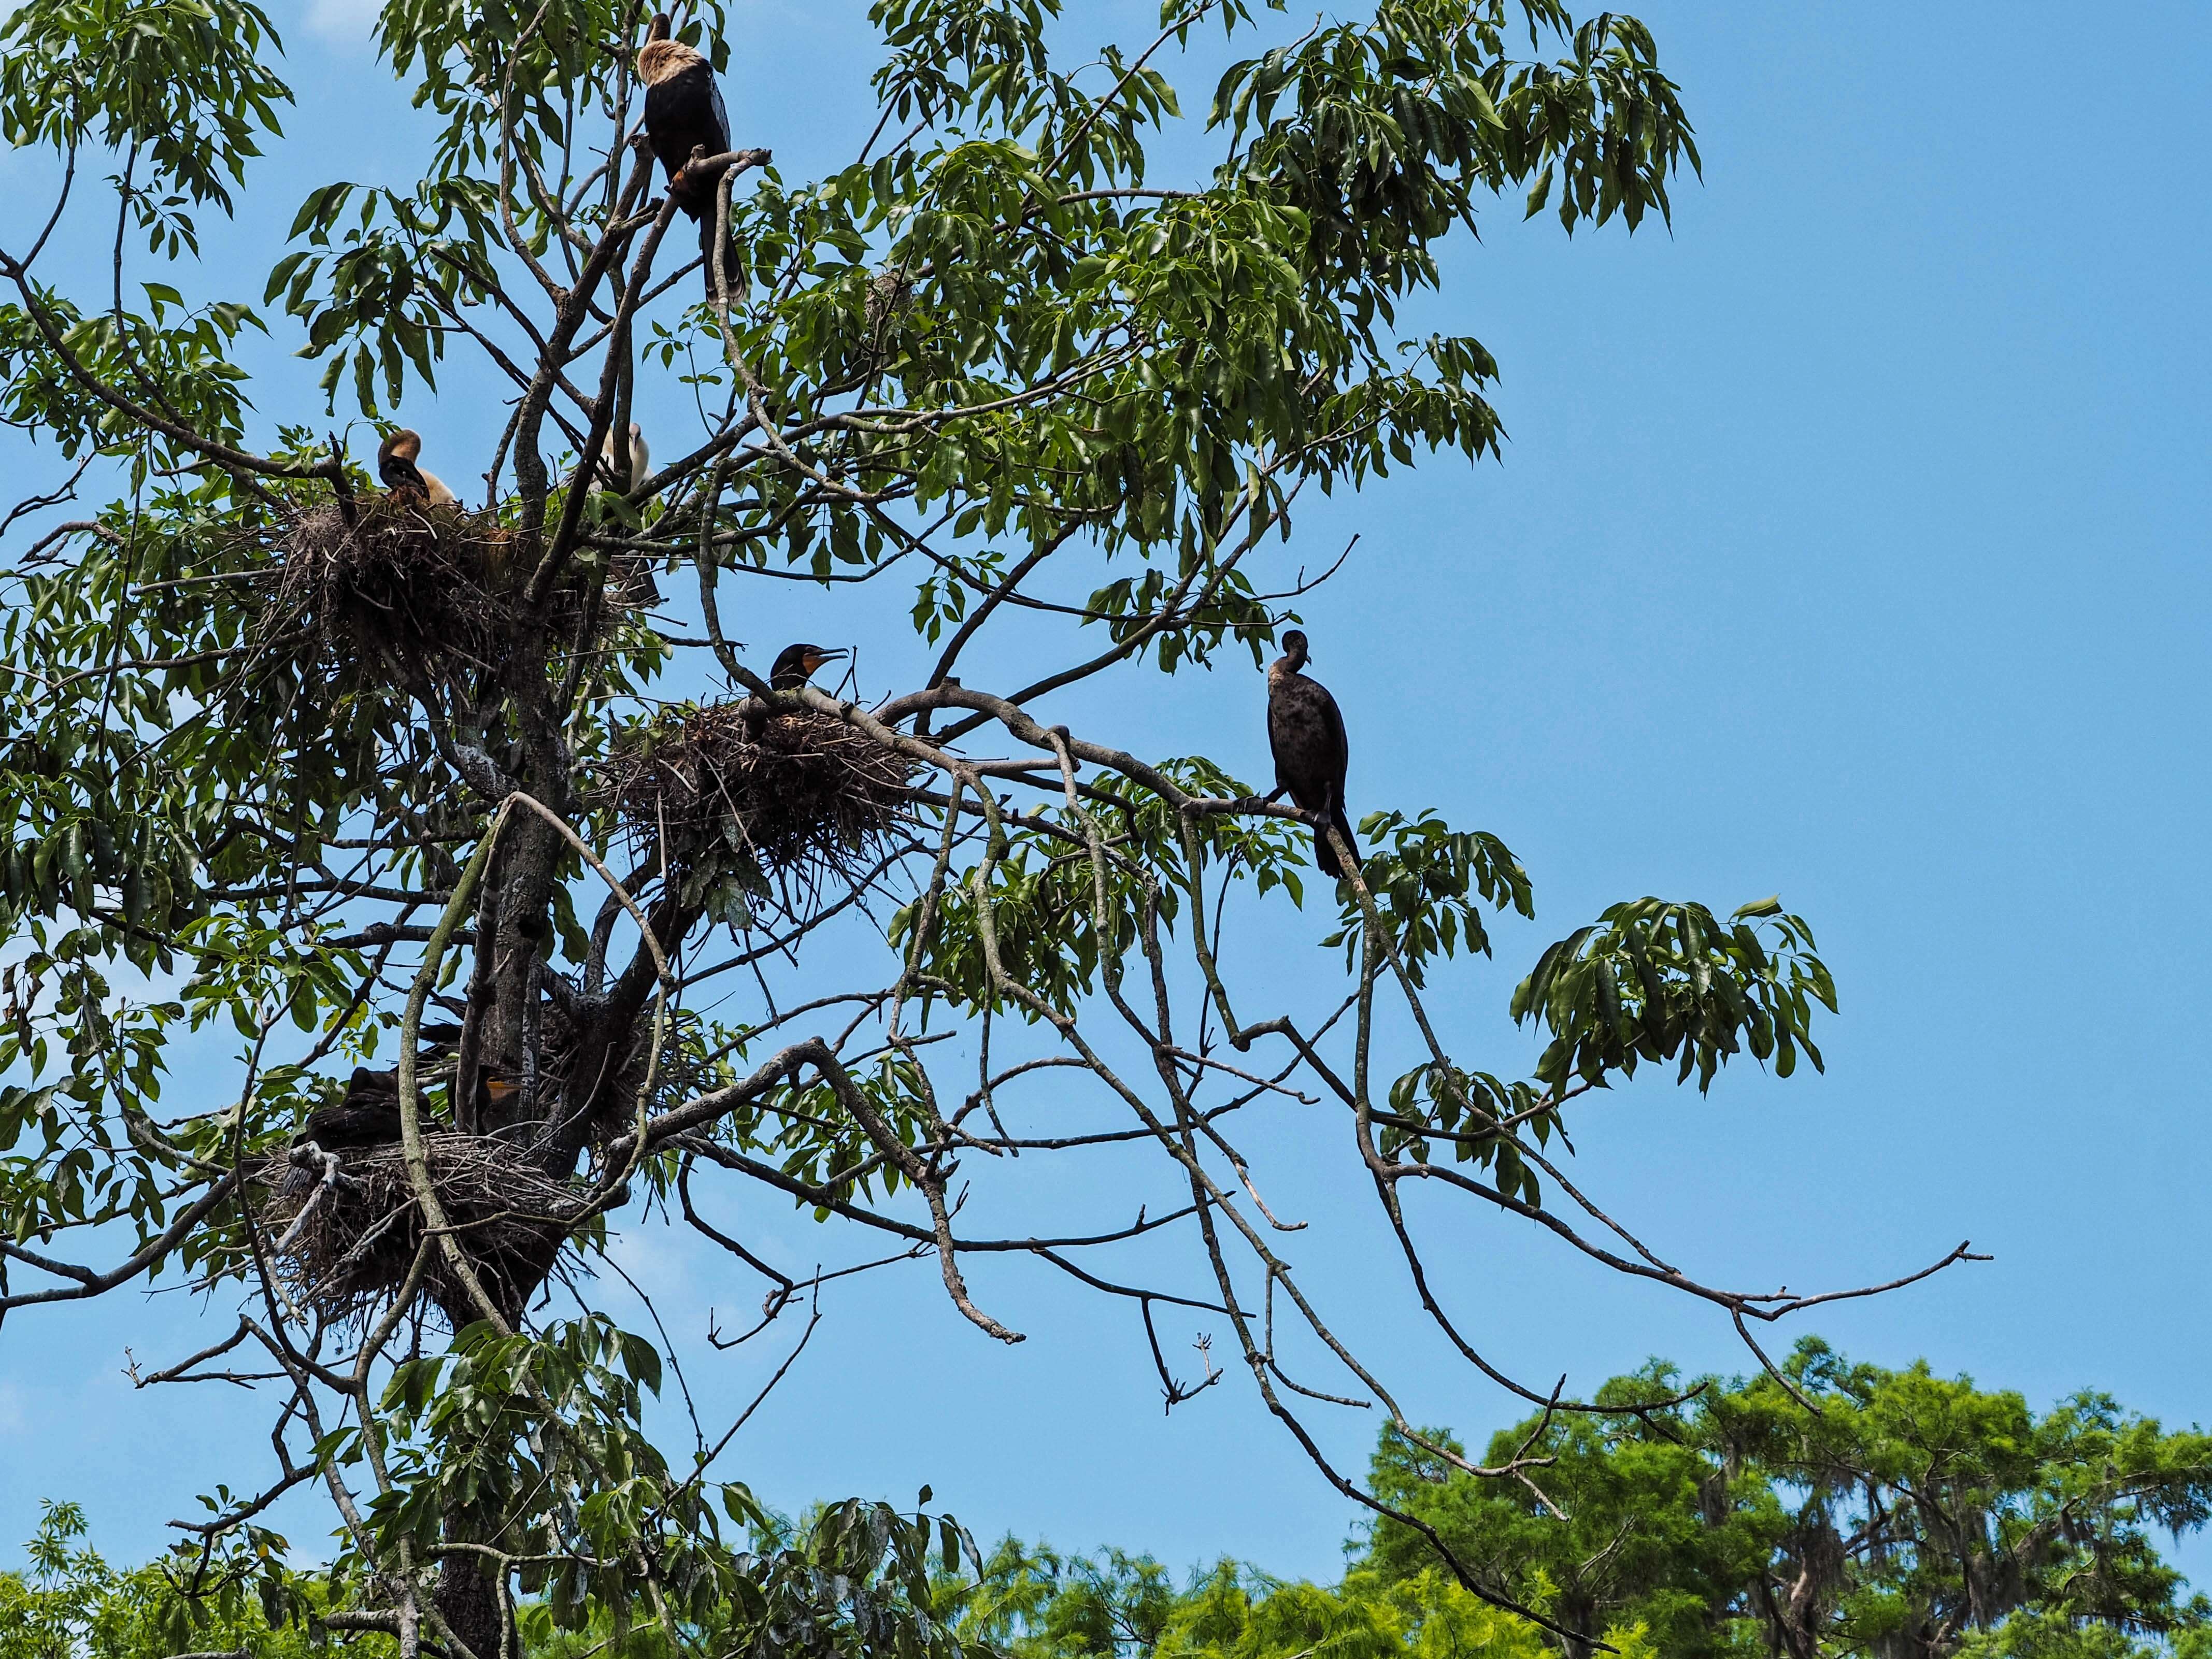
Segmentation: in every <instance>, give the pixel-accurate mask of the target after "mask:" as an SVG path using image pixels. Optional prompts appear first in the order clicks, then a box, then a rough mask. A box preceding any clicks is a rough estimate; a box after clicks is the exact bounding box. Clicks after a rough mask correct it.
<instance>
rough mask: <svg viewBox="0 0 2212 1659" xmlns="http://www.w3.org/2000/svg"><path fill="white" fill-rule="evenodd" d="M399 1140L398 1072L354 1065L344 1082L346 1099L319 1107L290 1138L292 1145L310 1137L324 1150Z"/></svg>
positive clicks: (296, 1144) (302, 1142)
mask: <svg viewBox="0 0 2212 1659" xmlns="http://www.w3.org/2000/svg"><path fill="white" fill-rule="evenodd" d="M397 1139H399V1073H398V1072H396V1071H394V1072H372V1071H370V1070H369V1069H368V1066H355V1067H354V1071H353V1077H352V1078H351V1079H350V1080H349V1081H348V1083H347V1084H346V1091H345V1098H344V1099H343V1100H341V1101H339V1102H338V1103H337V1105H335V1106H323V1107H319V1108H318V1109H315V1110H314V1111H312V1112H310V1113H308V1114H307V1123H306V1125H305V1126H304V1127H301V1131H300V1133H298V1134H296V1135H295V1136H293V1137H292V1144H293V1145H294V1146H303V1145H305V1144H306V1143H307V1142H308V1141H310V1140H312V1141H313V1142H314V1143H315V1145H316V1146H319V1147H321V1148H322V1149H323V1150H324V1151H325V1152H340V1151H343V1150H346V1149H349V1148H352V1147H359V1146H388V1145H390V1144H391V1143H392V1141H395V1140H397Z"/></svg>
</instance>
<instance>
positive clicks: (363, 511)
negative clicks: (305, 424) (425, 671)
mask: <svg viewBox="0 0 2212 1659" xmlns="http://www.w3.org/2000/svg"><path fill="white" fill-rule="evenodd" d="M516 552H517V549H516V544H515V542H514V539H513V534H512V532H509V531H508V530H507V528H506V526H502V525H501V524H500V523H499V522H498V520H496V518H495V516H494V515H492V514H490V513H471V512H469V511H468V510H467V509H466V508H465V507H455V506H443V507H432V506H429V505H428V504H427V503H425V502H424V501H422V500H421V499H420V498H419V497H416V496H410V495H368V496H363V497H361V498H359V499H357V500H356V501H355V503H354V522H353V523H352V524H350V525H349V524H348V523H347V522H346V520H345V514H344V513H343V512H342V511H341V510H340V509H339V507H338V506H337V503H336V502H328V501H326V502H324V503H322V504H320V505H319V506H316V507H311V508H309V509H308V510H307V511H306V512H305V513H302V514H301V517H300V518H299V520H297V521H296V522H295V524H294V525H293V526H292V529H291V532H290V533H289V535H288V536H287V537H286V538H284V575H283V583H282V585H281V586H280V587H279V590H278V592H279V597H280V599H282V600H283V601H284V602H285V603H286V605H287V606H288V608H289V609H291V610H293V611H295V612H297V613H298V614H300V615H301V616H303V617H305V618H306V619H307V620H308V621H309V622H310V623H312V624H313V627H314V628H315V629H316V630H317V631H318V632H319V633H320V634H322V635H324V636H325V638H327V639H328V640H330V641H331V643H332V644H334V645H337V646H338V647H342V648H344V647H350V649H351V651H352V652H353V653H355V654H357V655H358V656H360V657H361V658H362V659H365V660H366V661H368V662H370V663H375V662H378V661H380V660H381V659H398V660H399V661H402V662H413V661H420V660H422V659H434V658H459V659H465V660H466V661H469V662H472V663H476V664H477V665H483V666H489V665H492V664H493V663H495V662H496V661H497V660H498V659H499V658H500V657H501V655H502V654H503V645H502V642H503V641H504V640H505V639H506V638H507V636H508V635H510V634H511V633H512V632H513V617H514V613H515V609H516V597H517V596H516V595H515V594H514V592H513V588H514V587H515V586H517V584H518V582H519V580H520V578H519V575H518V573H517V572H516V571H515V569H514V568H513V567H514V564H515V562H516Z"/></svg>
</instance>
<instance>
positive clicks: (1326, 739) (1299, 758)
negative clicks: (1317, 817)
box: [1267, 628, 1359, 880]
mask: <svg viewBox="0 0 2212 1659" xmlns="http://www.w3.org/2000/svg"><path fill="white" fill-rule="evenodd" d="M1305 665H1306V636H1305V635H1304V634H1302V633H1300V632H1299V631H1298V630H1297V629H1295V628H1293V629H1291V630H1290V631H1289V632H1287V633H1286V634H1285V635H1283V654H1282V655H1281V656H1279V657H1278V658H1276V659H1275V660H1274V662H1273V663H1272V664H1271V665H1269V666H1268V669H1267V746H1268V747H1269V748H1270V749H1272V750H1274V754H1275V793H1276V794H1278V795H1279V794H1281V793H1284V792H1285V790H1287V791H1289V792H1290V797H1291V799H1292V800H1294V801H1296V802H1297V804H1298V805H1300V806H1303V807H1304V808H1305V810H1306V811H1309V812H1326V813H1327V814H1328V818H1329V822H1331V823H1334V825H1335V826H1336V833H1337V834H1338V835H1340V836H1343V837H1344V844H1345V845H1346V847H1349V848H1352V856H1353V857H1354V858H1357V857H1358V855H1359V849H1358V845H1357V843H1355V842H1353V841H1352V824H1351V822H1350V821H1349V820H1348V819H1346V817H1345V816H1344V769H1345V763H1346V761H1348V760H1349V759H1350V758H1351V753H1350V750H1349V748H1348V747H1347V745H1346V743H1345V739H1344V715H1343V714H1342V713H1340V711H1339V710H1338V708H1337V706H1336V699H1335V698H1334V697H1332V696H1329V695H1328V687H1327V686H1325V685H1323V684H1322V683H1321V682H1320V681H1319V680H1311V679H1308V678H1306V677H1305V676H1304V674H1302V673H1300V672H1299V670H1300V669H1302V668H1304V666H1305ZM1269 799H1273V797H1272V796H1271V797H1269ZM1314 862H1315V863H1316V865H1318V866H1321V872H1322V874H1323V875H1324V876H1328V877H1329V878H1331V879H1332V880H1341V879H1342V878H1343V876H1344V870H1343V867H1342V866H1341V865H1340V862H1339V860H1338V859H1337V856H1336V849H1335V848H1334V847H1332V846H1330V845H1329V843H1328V837H1327V836H1323V835H1322V834H1321V833H1320V832H1319V831H1316V832H1315V835H1314Z"/></svg>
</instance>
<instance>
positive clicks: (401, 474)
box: [376, 426, 458, 507]
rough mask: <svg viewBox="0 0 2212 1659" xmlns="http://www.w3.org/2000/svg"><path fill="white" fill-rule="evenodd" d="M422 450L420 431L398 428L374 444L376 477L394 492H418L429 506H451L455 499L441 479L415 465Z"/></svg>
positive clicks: (405, 493) (414, 493) (398, 493)
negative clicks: (378, 444)
mask: <svg viewBox="0 0 2212 1659" xmlns="http://www.w3.org/2000/svg"><path fill="white" fill-rule="evenodd" d="M421 453H422V434H421V433H419V432H410V431H409V430H408V429H407V428H405V427H404V426H403V427H401V428H399V430H398V431H397V432H395V433H393V434H392V435H391V436H390V437H388V438H386V440H385V441H384V442H383V443H382V444H381V445H380V446H379V447H378V448H377V452H376V476H377V477H380V478H381V479H383V480H384V487H385V488H386V489H388V490H390V491H391V492H392V494H393V495H418V496H420V497H421V498H422V500H423V501H428V503H429V504H430V505H431V506H433V507H451V506H453V504H454V502H455V501H456V500H457V499H458V498H457V497H456V496H455V495H454V494H453V491H452V490H450V489H447V488H446V483H445V480H444V479H442V478H441V477H438V475H437V474H436V473H435V472H425V471H423V470H422V468H421V467H419V466H417V465H415V458H416V456H418V455H420V454H421Z"/></svg>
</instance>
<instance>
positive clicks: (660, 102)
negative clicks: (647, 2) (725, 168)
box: [637, 11, 738, 301]
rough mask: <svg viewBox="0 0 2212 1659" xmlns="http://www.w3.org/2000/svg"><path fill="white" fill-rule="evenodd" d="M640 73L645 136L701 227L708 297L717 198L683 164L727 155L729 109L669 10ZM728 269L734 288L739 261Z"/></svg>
mask: <svg viewBox="0 0 2212 1659" xmlns="http://www.w3.org/2000/svg"><path fill="white" fill-rule="evenodd" d="M637 78H638V79H639V80H640V81H641V82H644V83H645V138H646V142H647V143H648V144H650V145H651V146H652V147H653V154H654V155H657V156H659V158H660V165H661V166H662V167H664V168H665V169H666V170H667V173H668V193H669V194H670V195H671V197H674V198H675V201H676V205H677V206H678V207H679V208H681V209H683V210H684V212H686V213H688V214H689V215H690V216H691V218H692V219H693V221H694V222H696V223H697V225H698V227H699V253H700V256H701V258H702V259H704V261H705V262H706V268H707V298H708V301H713V300H714V298H715V297H716V296H715V293H714V203H715V197H716V195H717V191H716V188H715V185H714V183H712V182H702V181H697V180H692V181H687V180H686V179H684V163H685V162H687V161H690V159H691V156H692V153H693V152H694V151H695V150H696V151H701V152H703V153H704V154H706V155H727V154H728V153H729V149H730V117H729V112H728V111H727V110H726V109H725V108H724V107H723V106H722V89H721V88H720V86H719V85H717V84H716V82H715V80H714V65H713V64H710V63H708V61H707V60H706V58H703V57H702V56H701V55H700V54H699V53H698V52H696V51H695V50H694V49H693V48H692V47H690V46H686V45H685V44H684V42H683V41H681V40H674V39H672V38H671V25H670V23H669V21H668V14H667V13H666V12H665V11H664V12H656V13H654V14H653V26H652V27H651V28H649V29H648V30H647V32H646V40H645V45H644V46H641V47H640V48H639V49H638V54H637ZM725 274H726V277H727V279H728V280H729V282H730V283H731V286H732V287H735V286H736V283H737V278H738V270H737V267H736V265H735V264H734V263H733V262H732V263H726V267H725Z"/></svg>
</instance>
